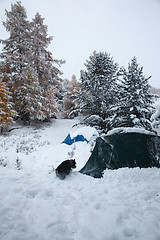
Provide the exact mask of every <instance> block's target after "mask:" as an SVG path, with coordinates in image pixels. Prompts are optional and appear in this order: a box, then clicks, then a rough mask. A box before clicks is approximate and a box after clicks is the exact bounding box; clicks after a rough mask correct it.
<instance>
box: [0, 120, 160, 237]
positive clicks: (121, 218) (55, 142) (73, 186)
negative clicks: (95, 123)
mask: <svg viewBox="0 0 160 240" xmlns="http://www.w3.org/2000/svg"><path fill="white" fill-rule="evenodd" d="M76 122H77V121H76V120H55V121H53V122H52V124H51V125H48V126H46V127H43V128H40V129H36V128H31V127H30V128H27V127H25V128H22V129H19V130H15V131H12V132H11V133H10V135H9V136H0V153H1V154H0V163H1V166H0V183H1V184H0V240H33V239H34V240H91V239H92V240H125V239H131V240H135V239H137V240H144V239H145V240H159V239H160V230H159V229H160V183H159V179H160V170H159V169H156V168H152V169H138V168H135V169H127V168H124V169H119V170H114V171H112V170H107V171H106V172H105V174H104V177H103V178H102V179H94V178H92V177H89V176H86V175H82V174H80V173H78V170H79V169H80V168H81V167H82V166H83V165H84V164H85V162H86V161H87V159H88V158H89V156H90V144H87V143H86V142H83V143H82V142H79V143H76V144H74V145H72V146H67V145H66V144H61V142H62V141H63V140H64V138H65V137H66V136H67V134H68V132H71V131H72V132H73V129H72V125H74V124H75V123H76ZM75 131H76V129H75ZM72 155H73V158H75V159H76V161H77V166H78V167H77V169H76V170H75V171H74V172H72V173H71V174H70V175H69V176H68V177H67V178H66V179H65V180H64V181H61V180H59V179H57V178H56V176H55V173H54V171H53V167H56V166H57V165H58V164H59V163H60V162H62V161H63V160H65V159H67V158H68V157H69V156H72ZM4 166H5V167H4ZM18 169H19V170H18Z"/></svg>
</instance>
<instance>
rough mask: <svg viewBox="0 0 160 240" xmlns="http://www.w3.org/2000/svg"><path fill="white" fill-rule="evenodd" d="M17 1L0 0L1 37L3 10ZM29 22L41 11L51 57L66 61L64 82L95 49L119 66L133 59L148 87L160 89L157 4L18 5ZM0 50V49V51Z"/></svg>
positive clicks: (89, 0) (119, 0)
mask: <svg viewBox="0 0 160 240" xmlns="http://www.w3.org/2000/svg"><path fill="white" fill-rule="evenodd" d="M15 2H16V1H10V0H0V38H2V39H5V38H7V36H8V35H7V33H6V31H5V28H4V27H3V25H2V21H3V20H5V16H4V13H5V9H7V10H10V7H11V3H15ZM21 2H22V5H23V6H24V7H25V8H26V10H27V15H28V19H29V20H31V19H32V18H34V16H35V14H36V12H39V13H40V14H41V16H42V17H44V18H45V24H46V25H47V26H48V33H49V35H50V36H54V39H53V41H52V43H51V45H50V47H49V50H50V51H51V52H52V53H53V56H54V58H56V59H64V60H66V64H64V65H63V67H61V71H62V72H63V73H64V74H63V75H62V76H63V78H68V79H71V76H72V75H73V74H75V75H76V77H77V79H79V76H80V70H82V69H85V66H84V63H85V62H86V60H87V59H88V58H89V56H90V55H91V54H92V53H93V51H94V50H96V51H97V52H99V51H104V52H105V51H106V52H108V53H110V54H111V56H113V58H114V60H115V62H117V63H118V64H119V65H120V66H124V67H127V66H128V62H130V61H131V59H132V58H133V57H134V56H136V57H137V59H138V63H139V64H140V66H143V67H144V75H145V76H146V77H148V76H150V75H152V78H151V79H150V82H149V83H150V84H151V85H152V86H153V87H157V88H160V0H43V1H41V0H22V1H21ZM1 49H2V47H0V50H1Z"/></svg>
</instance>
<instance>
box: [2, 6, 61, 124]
mask: <svg viewBox="0 0 160 240" xmlns="http://www.w3.org/2000/svg"><path fill="white" fill-rule="evenodd" d="M4 26H5V27H6V30H7V31H8V32H9V34H10V36H9V38H8V39H6V40H1V42H2V43H3V44H4V48H3V50H2V54H0V57H1V58H2V60H3V61H2V62H1V65H2V66H5V68H6V69H7V68H9V71H6V76H7V78H6V79H7V84H8V86H9V87H10V89H11V92H12V95H13V100H14V102H15V103H16V109H17V112H18V113H19V114H20V115H21V114H23V108H26V106H22V104H23V101H20V98H23V99H24V95H23V96H20V93H23V91H19V89H22V88H23V87H24V85H25V86H26V84H29V83H30V84H31V85H30V86H29V87H28V88H33V86H37V85H36V84H37V76H38V81H39V84H40V86H39V87H41V92H42V96H43V103H41V104H42V106H43V107H46V110H45V111H43V113H45V112H46V113H47V112H48V106H47V102H48V104H49V99H46V98H47V97H48V95H47V91H48V86H49V85H50V84H52V85H54V86H55V87H56V86H57V91H58V88H59V85H60V81H61V79H60V78H59V75H60V74H61V72H60V70H59V69H58V68H56V67H55V66H54V64H55V63H57V64H59V66H60V64H61V63H62V62H63V61H58V60H54V59H53V57H52V54H51V52H49V51H47V47H48V45H49V43H50V42H51V40H52V37H47V26H45V25H44V24H43V18H41V16H40V15H39V14H36V17H35V20H33V21H32V22H31V23H30V22H29V21H28V20H27V14H26V10H25V8H24V7H23V6H22V5H21V2H16V3H15V4H11V11H7V10H6V21H5V22H4ZM29 68H30V69H31V71H32V73H33V75H34V76H32V80H33V83H31V81H30V80H28V82H26V83H25V81H27V78H26V77H27V76H28V74H30V73H28V71H29V70H28V69H29ZM36 73H37V75H36V78H35V79H34V77H35V74H36ZM25 74H27V75H26V76H25ZM3 75H4V74H3ZM31 75H32V74H31ZM32 93H33V94H35V93H36V90H35V91H32ZM32 97H33V98H34V97H35V101H36V100H38V98H37V96H32ZM44 99H45V100H44ZM24 102H25V101H24ZM39 103H40V101H39V100H38V102H37V104H39ZM18 104H19V105H18ZM37 104H36V103H35V105H33V106H36V105H37ZM35 110H36V109H35ZM32 112H33V111H31V112H30V114H29V115H28V116H30V118H31V119H32V118H35V115H34V116H33V117H32V116H31V113H32ZM24 116H26V120H27V119H28V116H27V114H23V116H20V117H21V118H23V119H24ZM40 116H41V117H42V115H41V114H40ZM41 117H40V118H41ZM43 117H44V116H43ZM43 117H42V119H43ZM38 118H39V117H38ZM46 118H48V114H47V115H46ZM24 120H25V119H24Z"/></svg>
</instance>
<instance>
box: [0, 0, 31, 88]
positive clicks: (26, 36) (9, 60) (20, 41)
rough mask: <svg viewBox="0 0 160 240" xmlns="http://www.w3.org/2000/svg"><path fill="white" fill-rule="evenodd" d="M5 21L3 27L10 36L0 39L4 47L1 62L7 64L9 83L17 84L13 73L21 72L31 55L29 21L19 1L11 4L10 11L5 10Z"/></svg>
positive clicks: (17, 81)
mask: <svg viewBox="0 0 160 240" xmlns="http://www.w3.org/2000/svg"><path fill="white" fill-rule="evenodd" d="M5 14H6V21H5V22H3V25H4V27H5V28H6V30H7V31H8V32H9V34H10V36H9V38H8V39H6V40H1V42H2V44H3V45H4V48H3V49H2V53H1V54H0V57H1V58H2V60H3V61H2V64H3V65H4V66H9V69H10V71H9V72H8V73H10V81H11V84H12V85H14V84H16V85H18V84H19V79H16V77H15V75H18V74H19V73H22V72H23V70H24V69H26V66H27V65H28V64H29V63H30V56H31V49H30V46H31V37H30V23H29V22H28V21H27V14H26V10H25V8H24V7H23V6H22V5H21V2H16V3H15V4H11V11H7V10H6V13H5Z"/></svg>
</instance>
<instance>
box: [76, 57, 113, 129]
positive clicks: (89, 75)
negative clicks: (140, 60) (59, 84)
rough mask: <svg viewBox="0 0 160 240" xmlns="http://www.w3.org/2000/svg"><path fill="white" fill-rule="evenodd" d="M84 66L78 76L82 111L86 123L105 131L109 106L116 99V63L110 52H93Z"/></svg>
mask: <svg viewBox="0 0 160 240" xmlns="http://www.w3.org/2000/svg"><path fill="white" fill-rule="evenodd" d="M85 66H86V71H81V77H80V80H81V84H82V101H83V105H82V113H83V114H85V115H87V118H86V121H87V123H89V124H90V125H96V124H97V125H98V126H97V127H99V128H100V129H102V130H103V131H106V128H107V126H108V121H109V116H110V107H111V106H112V105H113V104H115V103H116V101H117V97H116V96H117V95H116V91H117V71H118V65H117V63H115V62H114V60H113V58H112V57H111V56H110V54H108V53H106V52H99V53H96V52H94V53H93V54H92V55H91V56H90V58H89V60H88V61H87V62H86V64H85ZM93 115H94V117H93ZM96 119H97V120H96ZM88 120H89V121H88ZM90 120H91V122H90ZM96 122H97V123H96Z"/></svg>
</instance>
